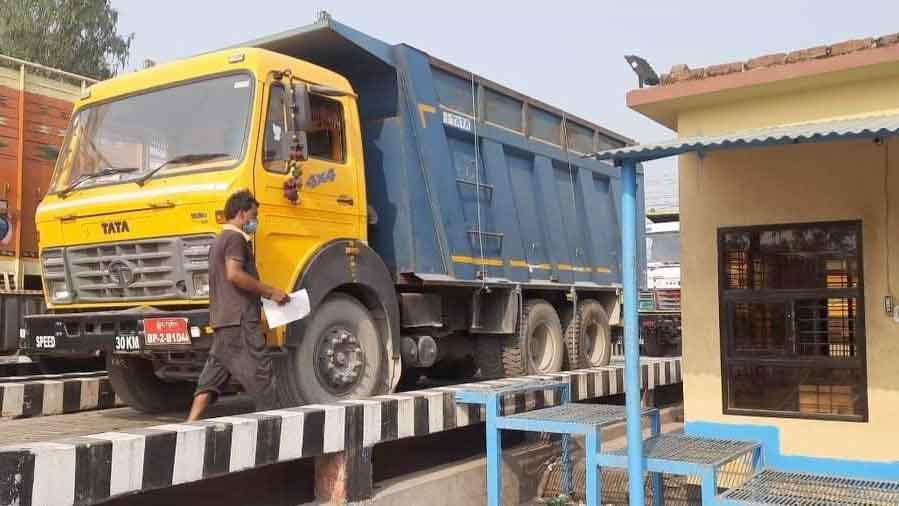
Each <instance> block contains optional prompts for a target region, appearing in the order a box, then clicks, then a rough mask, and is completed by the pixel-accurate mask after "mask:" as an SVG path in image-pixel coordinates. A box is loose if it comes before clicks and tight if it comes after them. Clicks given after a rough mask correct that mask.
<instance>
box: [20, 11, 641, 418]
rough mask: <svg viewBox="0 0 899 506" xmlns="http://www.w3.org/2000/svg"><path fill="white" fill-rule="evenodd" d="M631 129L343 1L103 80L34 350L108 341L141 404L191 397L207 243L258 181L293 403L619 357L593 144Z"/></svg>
mask: <svg viewBox="0 0 899 506" xmlns="http://www.w3.org/2000/svg"><path fill="white" fill-rule="evenodd" d="M629 142H631V141H630V140H629V139H627V138H625V137H622V136H621V135H618V134H616V133H613V132H611V131H609V130H606V129H604V128H601V127H599V126H597V125H594V124H592V123H590V122H588V121H585V120H583V119H580V118H578V117H576V116H574V115H571V114H568V113H566V112H563V111H560V110H558V109H556V108H553V107H551V106H549V105H547V104H544V103H542V102H539V101H537V100H534V99H532V98H530V97H527V96H524V95H522V94H520V93H517V92H515V91H512V90H510V89H508V88H505V87H503V86H501V85H498V84H496V83H493V82H490V81H488V80H486V79H483V78H480V77H478V76H475V75H473V74H471V73H470V72H467V71H464V70H462V69H460V68H458V67H455V66H453V65H451V64H449V63H446V62H443V61H441V60H438V59H437V58H434V57H432V56H429V55H428V54H426V53H424V52H422V51H420V50H417V49H415V48H412V47H410V46H408V45H402V44H401V45H388V44H385V43H383V42H381V41H379V40H376V39H374V38H372V37H369V36H367V35H364V34H362V33H360V32H357V31H355V30H353V29H350V28H348V27H346V26H344V25H342V24H340V23H337V22H336V21H333V20H332V19H330V17H328V16H327V15H324V16H322V17H321V18H320V19H319V20H318V21H317V22H316V23H315V24H313V25H310V26H306V27H303V28H300V29H296V30H292V31H288V32H285V33H280V34H277V35H274V36H271V37H266V38H263V39H259V40H254V41H250V42H248V43H245V44H241V45H239V46H236V47H234V48H230V49H226V50H223V51H217V52H212V53H208V54H204V55H200V56H197V57H193V58H189V59H186V60H183V61H177V62H174V63H170V64H165V65H158V66H155V67H153V68H150V69H147V70H142V71H139V72H136V73H133V74H129V75H125V76H121V77H117V78H115V79H112V80H109V81H106V82H103V83H99V84H97V85H94V86H92V87H91V88H90V89H89V90H88V92H87V93H86V94H85V97H84V99H83V100H81V101H80V102H79V103H78V104H77V105H76V112H75V114H74V116H73V119H72V122H71V126H70V128H69V133H68V135H67V137H66V140H65V143H64V146H63V148H62V154H61V156H60V159H59V162H58V164H57V167H56V172H55V175H54V179H53V183H52V185H51V192H50V194H49V195H48V197H47V198H46V199H45V200H44V202H43V203H42V204H41V207H40V209H39V211H38V227H39V229H40V231H41V262H42V265H43V270H44V283H45V290H46V294H47V301H48V305H49V307H50V309H51V311H52V313H51V314H48V315H44V316H32V317H29V318H28V320H27V333H26V337H25V340H24V346H25V348H26V349H27V350H28V351H29V352H34V353H43V354H47V355H52V356H68V355H69V354H73V353H79V354H80V353H84V352H94V353H104V354H105V356H106V358H107V366H108V369H109V374H110V379H111V381H112V383H113V386H114V388H115V390H116V393H117V394H118V395H119V396H120V397H121V398H123V399H124V400H125V401H126V402H128V403H129V404H131V405H132V406H133V407H135V408H137V409H140V410H144V411H153V410H159V409H166V408H168V407H175V406H177V407H183V406H185V405H186V403H187V402H188V398H189V397H190V395H191V391H192V385H191V384H190V382H191V381H193V380H195V379H196V378H197V376H198V375H199V373H200V370H201V368H202V366H203V361H204V360H205V357H206V352H207V350H208V349H209V346H210V344H211V340H212V329H211V328H209V326H208V311H207V304H208V274H207V254H208V249H209V245H210V243H211V242H212V240H213V238H214V234H215V233H217V232H218V231H219V230H220V227H221V223H222V222H223V221H224V216H223V214H222V208H223V204H224V202H225V200H226V199H227V197H228V196H229V195H230V194H231V193H232V192H234V191H235V190H237V189H240V188H251V189H252V190H253V191H254V193H255V195H256V197H257V199H258V200H259V201H260V202H261V207H260V218H259V219H260V225H259V230H258V232H257V234H256V235H255V240H254V248H255V252H256V256H257V259H258V266H259V270H260V273H261V276H262V278H263V280H265V281H266V282H268V283H271V284H274V285H276V286H279V287H282V288H284V289H286V290H287V291H293V290H298V289H302V288H305V289H307V290H308V292H309V295H310V299H311V305H312V313H311V314H310V316H308V317H307V318H305V319H303V320H301V321H300V322H297V323H295V324H292V325H289V326H287V327H286V328H279V329H276V330H274V331H271V332H269V333H268V335H267V339H268V341H269V344H270V345H271V347H272V350H273V352H277V354H276V360H275V362H276V367H277V374H276V376H277V378H278V386H279V391H280V394H281V395H282V396H284V398H285V400H288V401H290V402H293V403H296V404H300V403H303V402H323V401H330V400H334V399H340V398H348V397H357V396H367V395H373V394H378V393H385V392H388V391H390V390H392V389H393V388H395V387H396V385H397V383H398V382H399V380H400V377H401V375H405V377H406V379H407V380H410V381H411V379H414V378H417V377H418V375H420V374H431V375H446V374H458V373H461V372H466V373H471V372H477V371H479V374H480V375H481V376H482V377H498V376H505V375H521V374H529V373H549V372H553V371H559V370H561V369H563V368H571V369H574V368H580V367H587V366H597V365H602V364H605V363H607V362H608V360H609V355H610V352H611V348H610V343H609V335H610V325H618V314H619V309H618V300H619V287H620V283H621V268H620V261H621V258H620V250H619V243H620V238H619V226H618V210H617V208H616V202H618V193H619V186H620V183H619V170H618V169H616V168H615V167H613V166H610V165H608V164H604V163H601V162H598V161H595V160H593V159H591V158H589V157H588V156H587V155H589V154H590V153H593V152H594V151H596V150H598V149H605V148H610V147H615V146H623V145H625V144H627V143H629ZM641 177H642V176H641ZM640 185H641V193H640V199H639V201H640V206H641V207H640V212H641V215H642V202H643V198H642V179H641V181H640ZM641 242H642V241H641ZM640 254H641V258H642V257H643V255H644V254H645V252H642V251H641V252H640Z"/></svg>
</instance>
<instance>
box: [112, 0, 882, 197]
mask: <svg viewBox="0 0 899 506" xmlns="http://www.w3.org/2000/svg"><path fill="white" fill-rule="evenodd" d="M112 5H113V7H114V8H115V9H117V10H118V11H119V30H120V32H123V33H131V32H133V33H134V34H135V38H134V42H133V45H132V48H131V61H130V64H129V68H137V67H138V66H139V65H140V64H141V62H142V61H143V60H144V59H147V58H149V59H152V60H154V61H156V62H158V63H161V62H165V61H170V60H174V59H178V58H182V57H186V56H191V55H194V54H197V53H200V52H204V51H209V50H214V49H220V48H222V47H226V46H230V45H233V44H237V43H240V42H244V41H247V40H251V39H254V38H257V37H261V36H264V35H269V34H272V33H276V32H279V31H283V30H287V29H291V28H295V27H298V26H302V25H306V24H309V23H312V22H314V20H315V13H316V12H317V11H319V10H325V11H328V12H329V13H330V14H331V16H332V17H333V18H334V19H336V20H338V21H340V22H342V23H344V24H346V25H349V26H351V27H353V28H355V29H357V30H359V31H362V32H364V33H366V34H369V35H372V36H374V37H377V38H379V39H381V40H384V41H385V42H388V43H406V44H409V45H412V46H415V47H417V48H419V49H422V50H424V51H426V52H428V53H430V54H432V55H434V56H436V57H439V58H441V59H443V60H447V61H449V62H451V63H453V64H455V65H457V66H460V67H462V68H465V69H467V70H470V71H472V72H474V73H476V74H479V75H481V76H484V77H486V78H488V79H490V80H493V81H496V82H498V83H500V84H503V85H506V86H508V87H510V88H513V89H515V90H517V91H520V92H522V93H524V94H526V95H530V96H532V97H535V98H537V99H540V100H542V101H544V102H547V103H549V104H552V105H554V106H556V107H559V108H561V109H563V110H566V111H570V112H572V113H574V114H576V115H578V116H581V117H583V118H585V119H588V120H591V121H593V122H594V123H596V124H599V125H602V126H603V127H606V128H609V129H611V130H613V131H616V132H619V133H621V134H624V135H626V136H628V137H630V138H632V139H636V140H638V141H642V142H650V141H654V140H661V139H665V138H669V137H672V136H673V135H674V132H672V131H670V130H668V129H667V128H665V127H662V126H660V125H658V124H656V123H655V122H653V121H652V120H649V119H648V118H646V117H644V116H641V115H639V114H637V113H636V112H634V111H631V110H630V109H628V108H627V107H626V106H625V94H626V93H627V91H628V90H630V89H632V88H634V87H636V85H637V80H636V76H635V75H634V74H633V72H632V71H631V70H630V68H629V67H628V66H627V64H626V63H625V61H624V58H623V55H625V54H637V55H640V56H642V57H644V58H646V59H647V60H648V61H649V62H650V64H651V65H652V66H653V67H654V68H655V69H656V71H657V72H658V73H659V74H661V73H663V72H667V71H668V70H669V69H670V68H671V66H672V65H674V64H677V63H686V64H687V65H689V66H690V67H694V68H695V67H702V66H705V65H711V64H716V63H726V62H730V61H739V60H744V59H748V58H752V57H754V56H759V55H763V54H768V53H776V52H780V51H789V50H792V49H800V48H804V47H811V46H816V45H821V44H827V43H831V42H839V41H842V40H846V39H852V38H858V37H866V36H877V35H884V34H888V33H894V32H897V31H899V24H897V23H896V22H895V20H897V19H899V2H897V1H895V0H878V1H863V0H860V1H855V2H836V1H832V0H817V1H806V0H780V1H772V0H754V1H751V2H745V1H741V2H735V1H729V0H678V1H670V0H669V1H656V0H642V1H639V2H638V1H631V2H624V1H612V0H605V1H602V0H594V1H592V2H588V1H570V2H565V1H562V0H556V1H554V2H539V3H538V2H528V1H524V0H519V1H489V0H480V1H469V0H452V1H444V2H428V1H426V0H424V1H422V0H419V1H388V0H381V1H377V2H365V1H355V2H354V1H338V0H335V1H326V0H320V1H318V2H314V3H312V2H303V1H297V0H293V1H291V0H256V1H252V2H238V1H234V0H218V1H212V0H180V1H173V0H154V1H152V2H150V1H147V0H112ZM644 168H645V169H646V174H647V176H646V177H647V183H646V200H647V206H648V207H650V208H651V207H667V206H671V205H676V203H677V187H676V184H677V183H676V181H677V174H676V172H677V169H676V162H675V161H674V159H669V160H661V161H656V162H651V163H649V164H646V166H645V167H644Z"/></svg>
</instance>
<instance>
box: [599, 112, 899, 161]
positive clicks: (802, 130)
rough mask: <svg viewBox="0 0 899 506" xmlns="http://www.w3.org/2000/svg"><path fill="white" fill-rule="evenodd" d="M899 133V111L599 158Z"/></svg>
mask: <svg viewBox="0 0 899 506" xmlns="http://www.w3.org/2000/svg"><path fill="white" fill-rule="evenodd" d="M897 134H899V114H890V115H876V116H865V117H860V118H850V119H839V120H832V121H819V122H814V123H801V124H796V125H789V126H782V127H774V128H756V129H750V130H743V131H740V132H732V133H728V134H723V135H708V136H697V137H681V138H678V139H671V140H667V141H662V142H656V143H651V144H640V145H637V146H628V147H625V148H619V149H610V150H607V151H600V152H599V153H597V154H596V158H597V159H599V160H615V161H622V160H637V161H648V160H656V159H659V158H666V157H669V156H675V155H679V154H682V153H688V152H691V151H713V150H723V149H734V148H749V147H756V146H772V145H779V144H801V143H806V142H821V141H831V140H838V139H852V138H874V137H886V136H891V135H897Z"/></svg>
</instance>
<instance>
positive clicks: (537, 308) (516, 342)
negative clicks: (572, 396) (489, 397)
mask: <svg viewBox="0 0 899 506" xmlns="http://www.w3.org/2000/svg"><path fill="white" fill-rule="evenodd" d="M564 355H565V343H564V338H563V334H562V323H561V322H560V321H559V315H558V314H557V313H556V310H555V309H554V308H553V307H552V306H551V305H550V304H549V303H548V302H546V301H545V300H543V299H532V300H529V301H527V303H526V304H525V307H524V315H523V319H522V321H521V322H519V324H518V334H517V335H513V336H502V337H491V336H479V338H478V342H477V355H476V357H475V360H476V361H477V365H478V368H479V369H480V371H481V377H482V378H485V379H487V378H498V377H509V376H524V375H527V374H550V373H554V372H559V371H561V370H562V362H563V361H564Z"/></svg>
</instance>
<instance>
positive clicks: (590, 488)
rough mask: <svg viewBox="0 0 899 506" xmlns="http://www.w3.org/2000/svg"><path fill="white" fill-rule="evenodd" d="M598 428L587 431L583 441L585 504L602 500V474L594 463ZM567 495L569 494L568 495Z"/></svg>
mask: <svg viewBox="0 0 899 506" xmlns="http://www.w3.org/2000/svg"><path fill="white" fill-rule="evenodd" d="M600 430H601V429H596V430H593V431H591V432H588V433H587V437H586V440H585V442H584V443H585V444H584V451H585V452H586V453H587V462H586V463H585V464H584V473H585V474H586V475H587V480H586V481H587V483H586V487H587V490H586V491H585V492H586V493H585V495H586V498H587V506H600V504H602V503H601V502H600V501H602V475H601V474H600V473H601V471H600V469H599V466H598V465H597V463H596V456H597V455H599V438H600ZM569 497H571V496H570V495H569Z"/></svg>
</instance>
